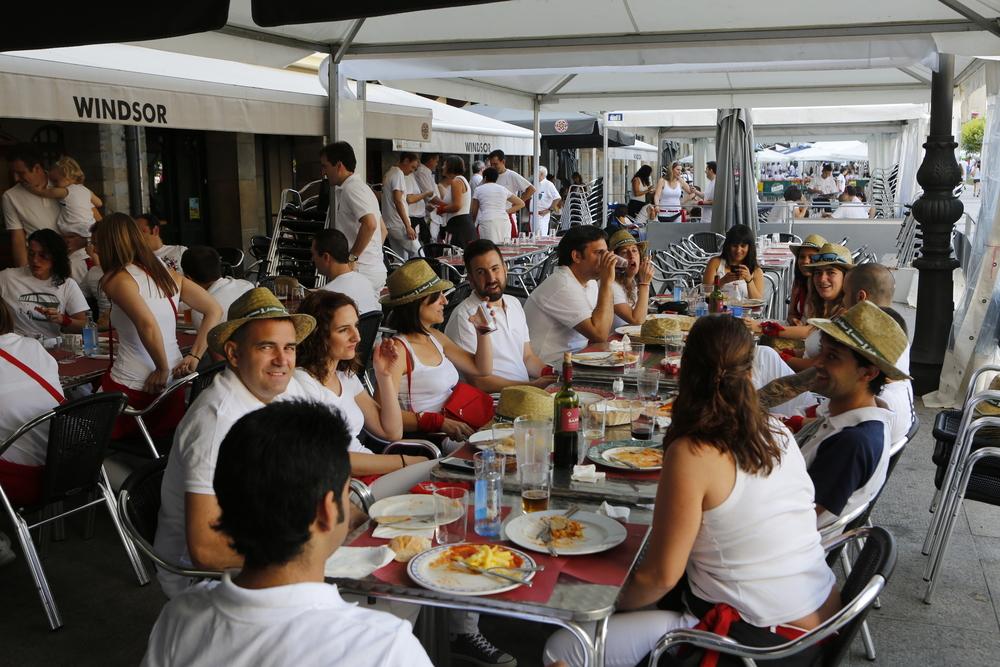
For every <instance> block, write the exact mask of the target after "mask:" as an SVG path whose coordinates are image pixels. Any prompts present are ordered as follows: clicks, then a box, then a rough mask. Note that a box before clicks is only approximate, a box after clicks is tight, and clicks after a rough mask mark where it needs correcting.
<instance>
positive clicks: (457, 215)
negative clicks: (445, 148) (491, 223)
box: [437, 155, 476, 248]
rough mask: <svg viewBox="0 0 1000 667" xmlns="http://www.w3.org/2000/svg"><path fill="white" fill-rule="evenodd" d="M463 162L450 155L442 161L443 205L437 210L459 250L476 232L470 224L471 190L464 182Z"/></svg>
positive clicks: (474, 236) (467, 183)
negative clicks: (442, 216)
mask: <svg viewBox="0 0 1000 667" xmlns="http://www.w3.org/2000/svg"><path fill="white" fill-rule="evenodd" d="M464 173H465V161H464V160H462V158H460V157H458V156H457V155H451V156H449V157H448V159H447V160H445V161H444V178H443V179H442V180H441V186H443V187H444V197H443V201H444V205H443V206H440V207H439V208H438V210H437V212H438V213H439V214H443V215H444V219H445V230H446V231H447V232H448V233H449V234H451V242H452V243H453V244H454V245H457V246H458V247H459V248H465V246H466V245H468V244H469V243H470V242H471V241H474V240H475V238H476V230H475V227H474V226H473V224H472V217H471V216H470V215H469V210H470V207H471V205H472V188H471V187H470V186H469V181H467V180H465V176H463V175H462V174H464Z"/></svg>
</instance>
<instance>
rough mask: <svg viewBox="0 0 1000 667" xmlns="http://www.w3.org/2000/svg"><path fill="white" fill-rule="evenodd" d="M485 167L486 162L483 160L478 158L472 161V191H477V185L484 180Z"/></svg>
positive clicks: (470, 182) (470, 183) (470, 184)
mask: <svg viewBox="0 0 1000 667" xmlns="http://www.w3.org/2000/svg"><path fill="white" fill-rule="evenodd" d="M483 169H486V164H485V163H484V162H483V161H482V160H476V161H475V162H473V163H472V178H470V179H469V187H471V188H472V191H473V192H475V191H476V186H477V185H479V184H480V183H482V182H483Z"/></svg>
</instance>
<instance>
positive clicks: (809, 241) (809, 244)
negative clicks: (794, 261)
mask: <svg viewBox="0 0 1000 667" xmlns="http://www.w3.org/2000/svg"><path fill="white" fill-rule="evenodd" d="M826 244H827V240H826V239H825V238H823V237H822V236H820V235H819V234H810V235H809V236H807V237H805V238H804V239H802V243H789V244H788V249H789V250H791V251H792V252H793V253H795V256H796V257H798V255H799V250H801V249H802V248H815V249H816V250H819V249H820V248H822V247H823V246H825V245H826Z"/></svg>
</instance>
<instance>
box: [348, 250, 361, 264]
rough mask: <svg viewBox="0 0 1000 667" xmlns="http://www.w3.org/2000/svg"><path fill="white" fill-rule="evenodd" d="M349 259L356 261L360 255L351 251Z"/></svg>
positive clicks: (349, 260)
mask: <svg viewBox="0 0 1000 667" xmlns="http://www.w3.org/2000/svg"><path fill="white" fill-rule="evenodd" d="M347 261H348V262H356V261H358V256H357V255H355V254H354V253H353V252H352V253H351V254H350V255H348V256H347Z"/></svg>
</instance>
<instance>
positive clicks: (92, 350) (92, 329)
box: [83, 313, 98, 357]
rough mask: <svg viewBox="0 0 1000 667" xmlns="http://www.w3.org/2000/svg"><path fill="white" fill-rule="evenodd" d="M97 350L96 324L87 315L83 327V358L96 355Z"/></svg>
mask: <svg viewBox="0 0 1000 667" xmlns="http://www.w3.org/2000/svg"><path fill="white" fill-rule="evenodd" d="M97 349H98V348H97V324H96V323H95V322H94V318H93V317H91V315H90V313H88V314H87V323H86V324H84V325H83V356H85V357H93V356H94V355H96V354H97Z"/></svg>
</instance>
